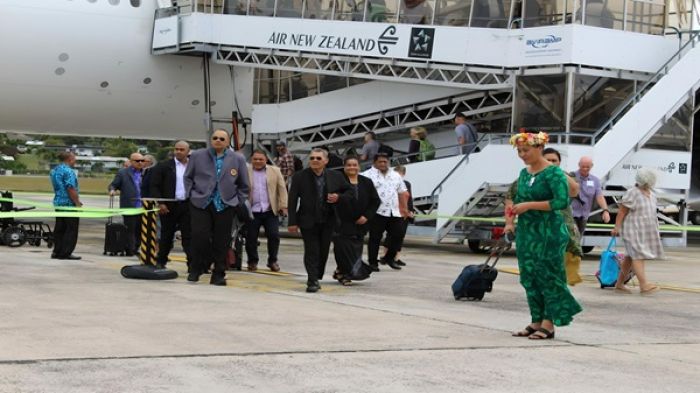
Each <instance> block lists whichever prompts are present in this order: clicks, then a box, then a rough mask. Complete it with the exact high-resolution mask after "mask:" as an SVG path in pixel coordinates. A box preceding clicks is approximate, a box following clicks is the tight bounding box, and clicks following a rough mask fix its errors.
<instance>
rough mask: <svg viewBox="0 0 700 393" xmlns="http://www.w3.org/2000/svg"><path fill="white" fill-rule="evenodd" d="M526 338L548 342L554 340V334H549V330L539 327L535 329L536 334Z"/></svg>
mask: <svg viewBox="0 0 700 393" xmlns="http://www.w3.org/2000/svg"><path fill="white" fill-rule="evenodd" d="M537 333H542V334H544V336H543V335H541V334H537ZM527 338H529V339H530V340H550V339H553V338H554V332H550V331H549V330H547V329H545V328H543V327H541V328H539V329H537V331H536V332H534V333H532V334H531V335H529V336H528V337H527Z"/></svg>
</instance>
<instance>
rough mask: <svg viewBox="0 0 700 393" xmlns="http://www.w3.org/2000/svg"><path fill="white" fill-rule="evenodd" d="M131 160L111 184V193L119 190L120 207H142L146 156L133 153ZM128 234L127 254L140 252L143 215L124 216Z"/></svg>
mask: <svg viewBox="0 0 700 393" xmlns="http://www.w3.org/2000/svg"><path fill="white" fill-rule="evenodd" d="M129 161H130V162H131V165H130V166H129V167H127V168H122V169H120V170H119V172H117V175H116V176H115V177H114V180H112V183H111V184H110V185H109V195H110V196H114V195H116V193H117V191H119V207H121V208H131V207H141V180H142V169H143V164H144V161H145V160H144V158H143V156H142V155H141V154H140V153H133V154H132V155H131V156H130V158H129ZM123 218H124V225H125V226H126V229H127V232H128V236H127V238H126V243H127V244H126V255H127V256H133V255H135V254H137V253H138V249H139V245H140V244H141V215H140V214H139V215H133V216H123Z"/></svg>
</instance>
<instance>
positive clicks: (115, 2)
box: [109, 0, 119, 5]
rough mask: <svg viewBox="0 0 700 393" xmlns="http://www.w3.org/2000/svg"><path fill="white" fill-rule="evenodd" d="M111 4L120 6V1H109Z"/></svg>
mask: <svg viewBox="0 0 700 393" xmlns="http://www.w3.org/2000/svg"><path fill="white" fill-rule="evenodd" d="M109 4H111V5H119V0H109Z"/></svg>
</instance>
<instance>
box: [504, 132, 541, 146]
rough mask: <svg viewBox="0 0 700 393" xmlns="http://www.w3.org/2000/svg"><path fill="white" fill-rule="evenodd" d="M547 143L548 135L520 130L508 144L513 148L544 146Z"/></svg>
mask: <svg viewBox="0 0 700 393" xmlns="http://www.w3.org/2000/svg"><path fill="white" fill-rule="evenodd" d="M547 142H549V135H547V133H546V132H543V131H540V132H538V133H537V134H533V133H531V132H525V131H524V130H523V129H521V130H520V132H519V133H517V134H515V135H513V136H512V137H510V144H511V145H513V147H517V146H520V145H530V146H544V145H545V144H546V143H547Z"/></svg>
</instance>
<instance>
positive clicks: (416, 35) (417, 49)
mask: <svg viewBox="0 0 700 393" xmlns="http://www.w3.org/2000/svg"><path fill="white" fill-rule="evenodd" d="M433 41H435V29H427V28H424V27H414V28H412V29H411V42H410V44H409V46H408V56H409V57H420V58H422V59H430V58H431V57H433Z"/></svg>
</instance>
